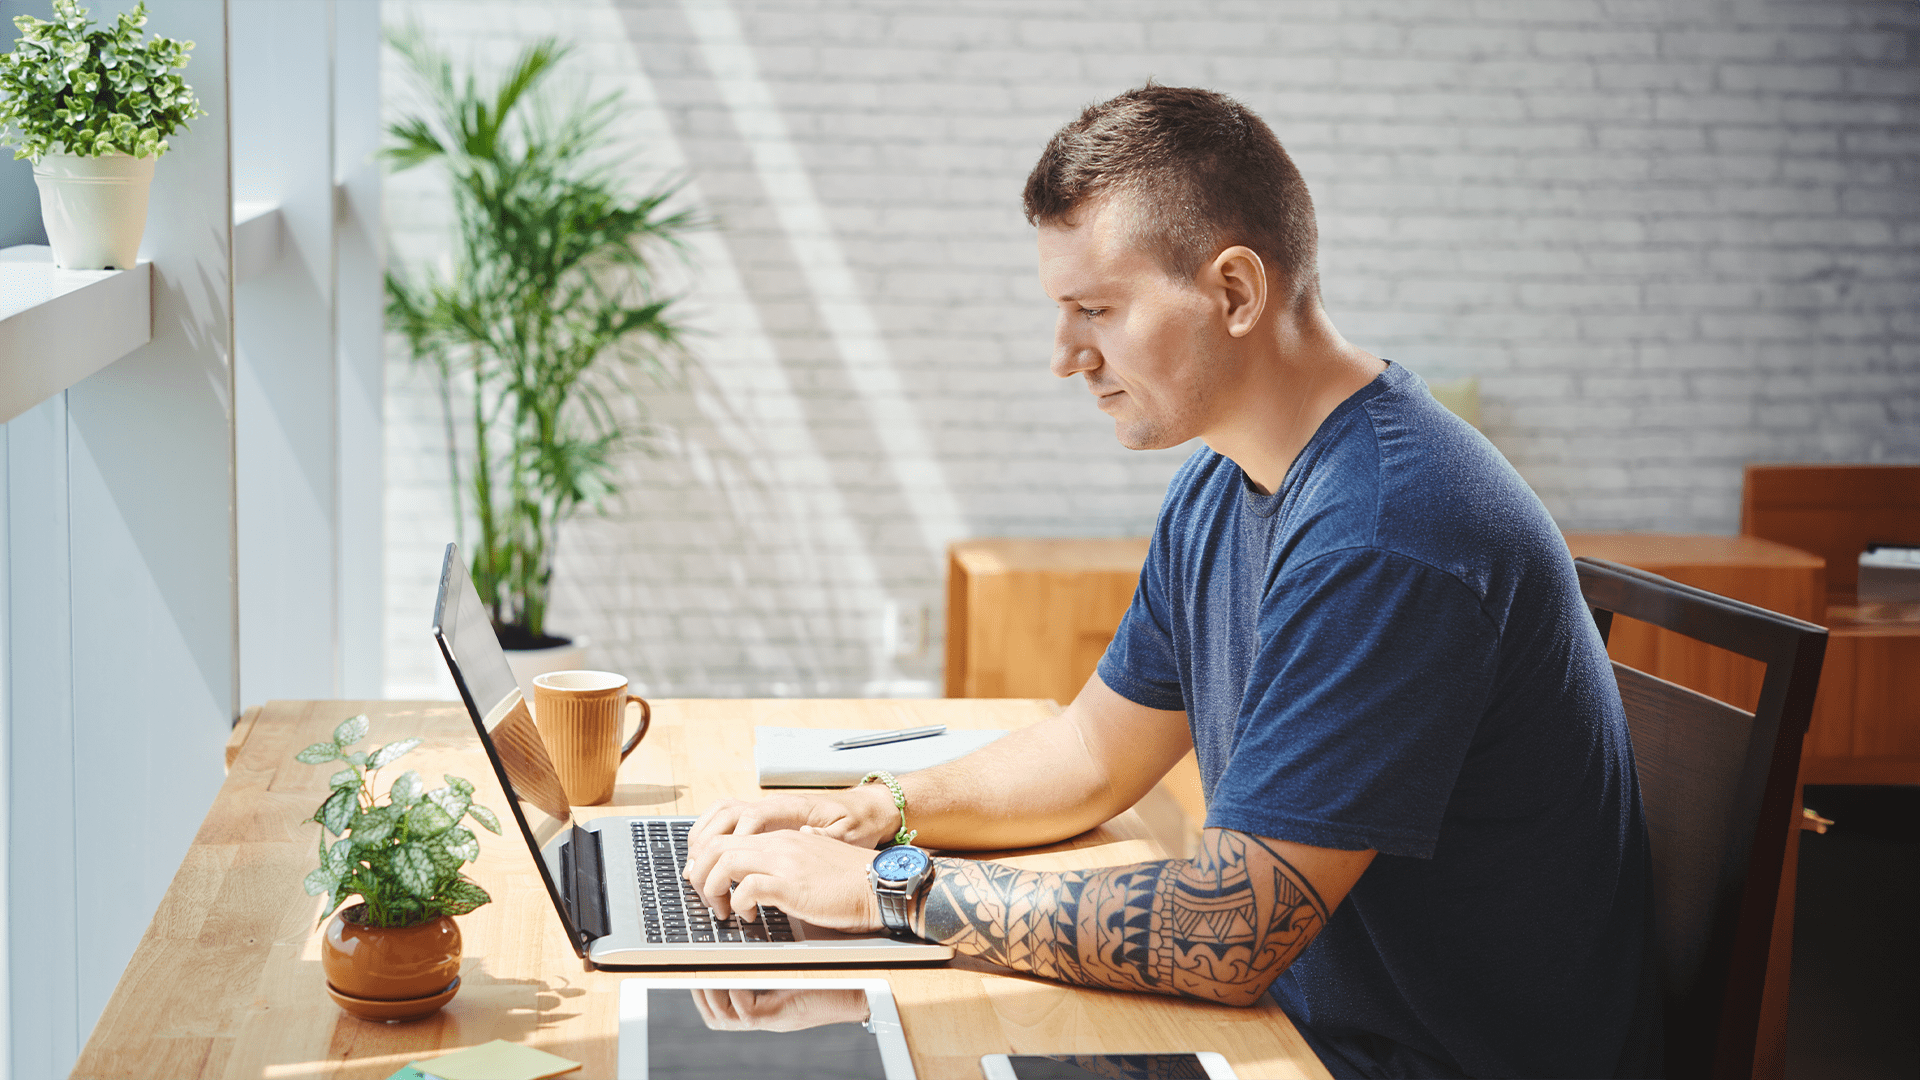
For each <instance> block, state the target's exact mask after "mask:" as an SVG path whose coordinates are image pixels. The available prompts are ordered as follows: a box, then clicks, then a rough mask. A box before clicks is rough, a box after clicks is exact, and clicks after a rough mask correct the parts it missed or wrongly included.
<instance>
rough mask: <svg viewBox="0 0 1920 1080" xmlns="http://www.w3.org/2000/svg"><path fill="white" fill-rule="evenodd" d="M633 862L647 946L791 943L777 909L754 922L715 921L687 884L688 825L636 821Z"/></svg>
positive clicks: (762, 911)
mask: <svg viewBox="0 0 1920 1080" xmlns="http://www.w3.org/2000/svg"><path fill="white" fill-rule="evenodd" d="M631 824H632V828H633V861H634V865H635V866H636V867H637V868H638V873H637V875H636V876H637V877H638V878H639V884H640V922H641V926H642V928H643V929H644V930H645V932H646V936H647V941H648V942H725V941H745V942H756V941H792V940H793V926H792V924H790V923H788V922H787V916H786V913H785V912H782V911H781V910H780V909H779V908H770V907H762V908H760V918H759V920H758V921H757V922H742V921H740V920H739V919H736V918H727V919H716V918H714V917H713V913H712V912H710V911H708V910H707V906H706V905H705V904H703V903H701V902H700V894H699V893H697V892H695V891H694V890H693V886H692V885H689V884H688V883H687V879H686V867H687V833H688V832H690V831H691V830H692V829H693V822H691V821H635V822H632V823H631Z"/></svg>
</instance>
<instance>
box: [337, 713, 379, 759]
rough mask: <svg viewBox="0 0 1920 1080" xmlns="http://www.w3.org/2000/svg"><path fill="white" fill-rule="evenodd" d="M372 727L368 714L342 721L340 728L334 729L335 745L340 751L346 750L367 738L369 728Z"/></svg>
mask: <svg viewBox="0 0 1920 1080" xmlns="http://www.w3.org/2000/svg"><path fill="white" fill-rule="evenodd" d="M370 726H371V725H370V723H369V721H368V720H367V714H366V713H361V714H360V715H359V716H353V717H349V718H347V719H345V720H342V721H340V726H339V727H337V728H334V729H333V743H334V745H335V746H338V747H339V748H340V749H342V750H345V749H346V748H347V747H349V746H352V745H353V744H354V743H357V742H359V741H360V740H361V739H364V738H366V737H367V728H368V727H370Z"/></svg>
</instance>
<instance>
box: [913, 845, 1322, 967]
mask: <svg viewBox="0 0 1920 1080" xmlns="http://www.w3.org/2000/svg"><path fill="white" fill-rule="evenodd" d="M936 861H937V862H938V864H939V871H938V873H937V874H936V876H935V877H934V882H933V887H932V888H931V889H929V890H928V892H927V898H926V904H925V907H924V909H923V914H922V921H923V924H924V932H925V934H926V936H927V937H930V938H932V939H934V940H935V941H941V942H945V943H947V944H950V945H953V946H954V947H955V948H957V949H959V950H960V951H961V952H964V953H967V954H970V955H973V956H978V957H980V958H981V959H984V960H991V961H993V962H994V963H997V964H1001V965H1004V966H1006V967H1010V968H1014V969H1017V970H1020V971H1030V972H1033V973H1035V974H1037V975H1045V976H1048V977H1050V978H1056V979H1061V980H1063V981H1066V982H1071V983H1079V984H1082V985H1088V986H1106V987H1112V988H1115V989H1121V990H1146V991H1151V992H1154V993H1162V994H1184V995H1187V996H1190V997H1199V998H1206V999H1208V1000H1213V1001H1231V1002H1235V1003H1238V1004H1246V1003H1249V1002H1252V1001H1254V1000H1256V999H1258V998H1259V996H1260V994H1261V993H1262V992H1264V991H1265V990H1266V987H1267V984H1268V983H1270V982H1272V981H1273V978H1274V976H1276V975H1278V974H1279V973H1280V971H1281V970H1282V969H1283V968H1285V967H1286V966H1287V965H1288V964H1289V963H1292V962H1293V958H1294V957H1295V956H1297V955H1299V953H1300V950H1302V949H1304V948H1306V946H1307V943H1308V942H1310V941H1312V940H1313V937H1314V935H1315V934H1317V933H1319V932H1320V928H1321V927H1322V926H1324V925H1325V924H1326V921H1327V914H1328V913H1327V909H1326V906H1325V905H1324V904H1323V903H1322V902H1321V900H1320V897H1319V895H1318V894H1317V893H1315V892H1314V890H1313V886H1312V885H1311V884H1310V883H1309V882H1308V881H1307V880H1306V878H1305V877H1304V876H1303V875H1302V874H1300V873H1299V872H1298V871H1296V870H1295V869H1294V867H1293V866H1292V865H1291V864H1290V863H1288V862H1287V861H1286V860H1285V859H1284V858H1281V857H1280V854H1279V853H1278V852H1277V851H1275V850H1273V848H1272V847H1271V846H1270V845H1269V844H1267V843H1266V842H1264V841H1262V840H1261V838H1259V837H1257V836H1249V835H1247V834H1245V833H1237V832H1232V831H1229V830H1225V829H1208V830H1207V831H1206V833H1205V834H1204V836H1203V839H1202V843H1201V850H1200V853H1199V854H1198V855H1197V856H1196V857H1195V858H1193V859H1191V860H1186V859H1171V860H1168V861H1165V862H1153V863H1140V864H1138V865H1134V866H1116V867H1107V868H1103V869H1099V870H1081V871H1072V872H1066V873H1044V872H1040V871H1034V870H1016V869H1013V868H1012V867H1008V866H1004V865H1001V864H998V863H984V862H970V861H967V860H964V859H939V860H936Z"/></svg>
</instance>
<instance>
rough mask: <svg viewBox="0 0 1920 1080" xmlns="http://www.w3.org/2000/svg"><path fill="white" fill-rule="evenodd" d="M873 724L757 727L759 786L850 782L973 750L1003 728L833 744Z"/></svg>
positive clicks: (866, 731) (842, 784)
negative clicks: (871, 743)
mask: <svg viewBox="0 0 1920 1080" xmlns="http://www.w3.org/2000/svg"><path fill="white" fill-rule="evenodd" d="M874 730H875V729H873V728H797V727H765V726H756V727H755V728H754V729H753V765H754V769H755V771H756V772H758V773H759V776H760V786H761V787H847V786H849V785H852V784H857V783H859V782H860V778H861V777H863V776H865V775H867V774H868V773H870V772H872V771H874V770H875V769H885V770H886V771H888V772H894V773H904V772H912V771H913V770H915V769H926V768H931V767H932V766H935V765H940V764H943V763H945V762H949V761H952V760H953V759H954V758H957V757H961V756H963V755H966V754H970V753H972V752H974V751H975V750H978V749H980V748H981V747H983V746H985V745H987V744H988V743H990V742H992V741H993V740H995V739H998V738H999V737H1000V736H1002V735H1005V734H1006V732H1005V731H998V730H995V731H948V732H947V733H946V734H944V735H930V736H928V737H926V738H924V739H910V740H908V741H906V742H896V743H882V744H881V745H879V746H861V747H855V748H854V749H852V750H835V749H833V748H832V747H831V746H830V745H829V744H830V743H832V742H834V741H836V740H839V739H850V738H853V737H854V736H856V735H870V734H872V733H873V731H874Z"/></svg>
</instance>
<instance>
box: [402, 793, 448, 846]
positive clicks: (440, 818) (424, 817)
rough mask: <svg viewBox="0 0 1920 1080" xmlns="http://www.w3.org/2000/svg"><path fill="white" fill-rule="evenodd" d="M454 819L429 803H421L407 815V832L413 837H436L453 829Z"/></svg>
mask: <svg viewBox="0 0 1920 1080" xmlns="http://www.w3.org/2000/svg"><path fill="white" fill-rule="evenodd" d="M454 821H455V819H454V818H453V817H452V816H451V815H449V814H448V813H447V812H446V811H445V810H442V809H440V808H439V807H438V806H435V805H434V804H433V803H431V802H426V801H422V802H420V803H418V804H417V805H415V806H414V808H413V809H412V810H411V811H409V812H408V813H407V831H408V832H409V833H410V834H412V835H413V836H415V837H420V838H425V837H429V836H438V835H440V834H441V833H443V832H446V831H447V830H448V829H451V828H453V823H454Z"/></svg>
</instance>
